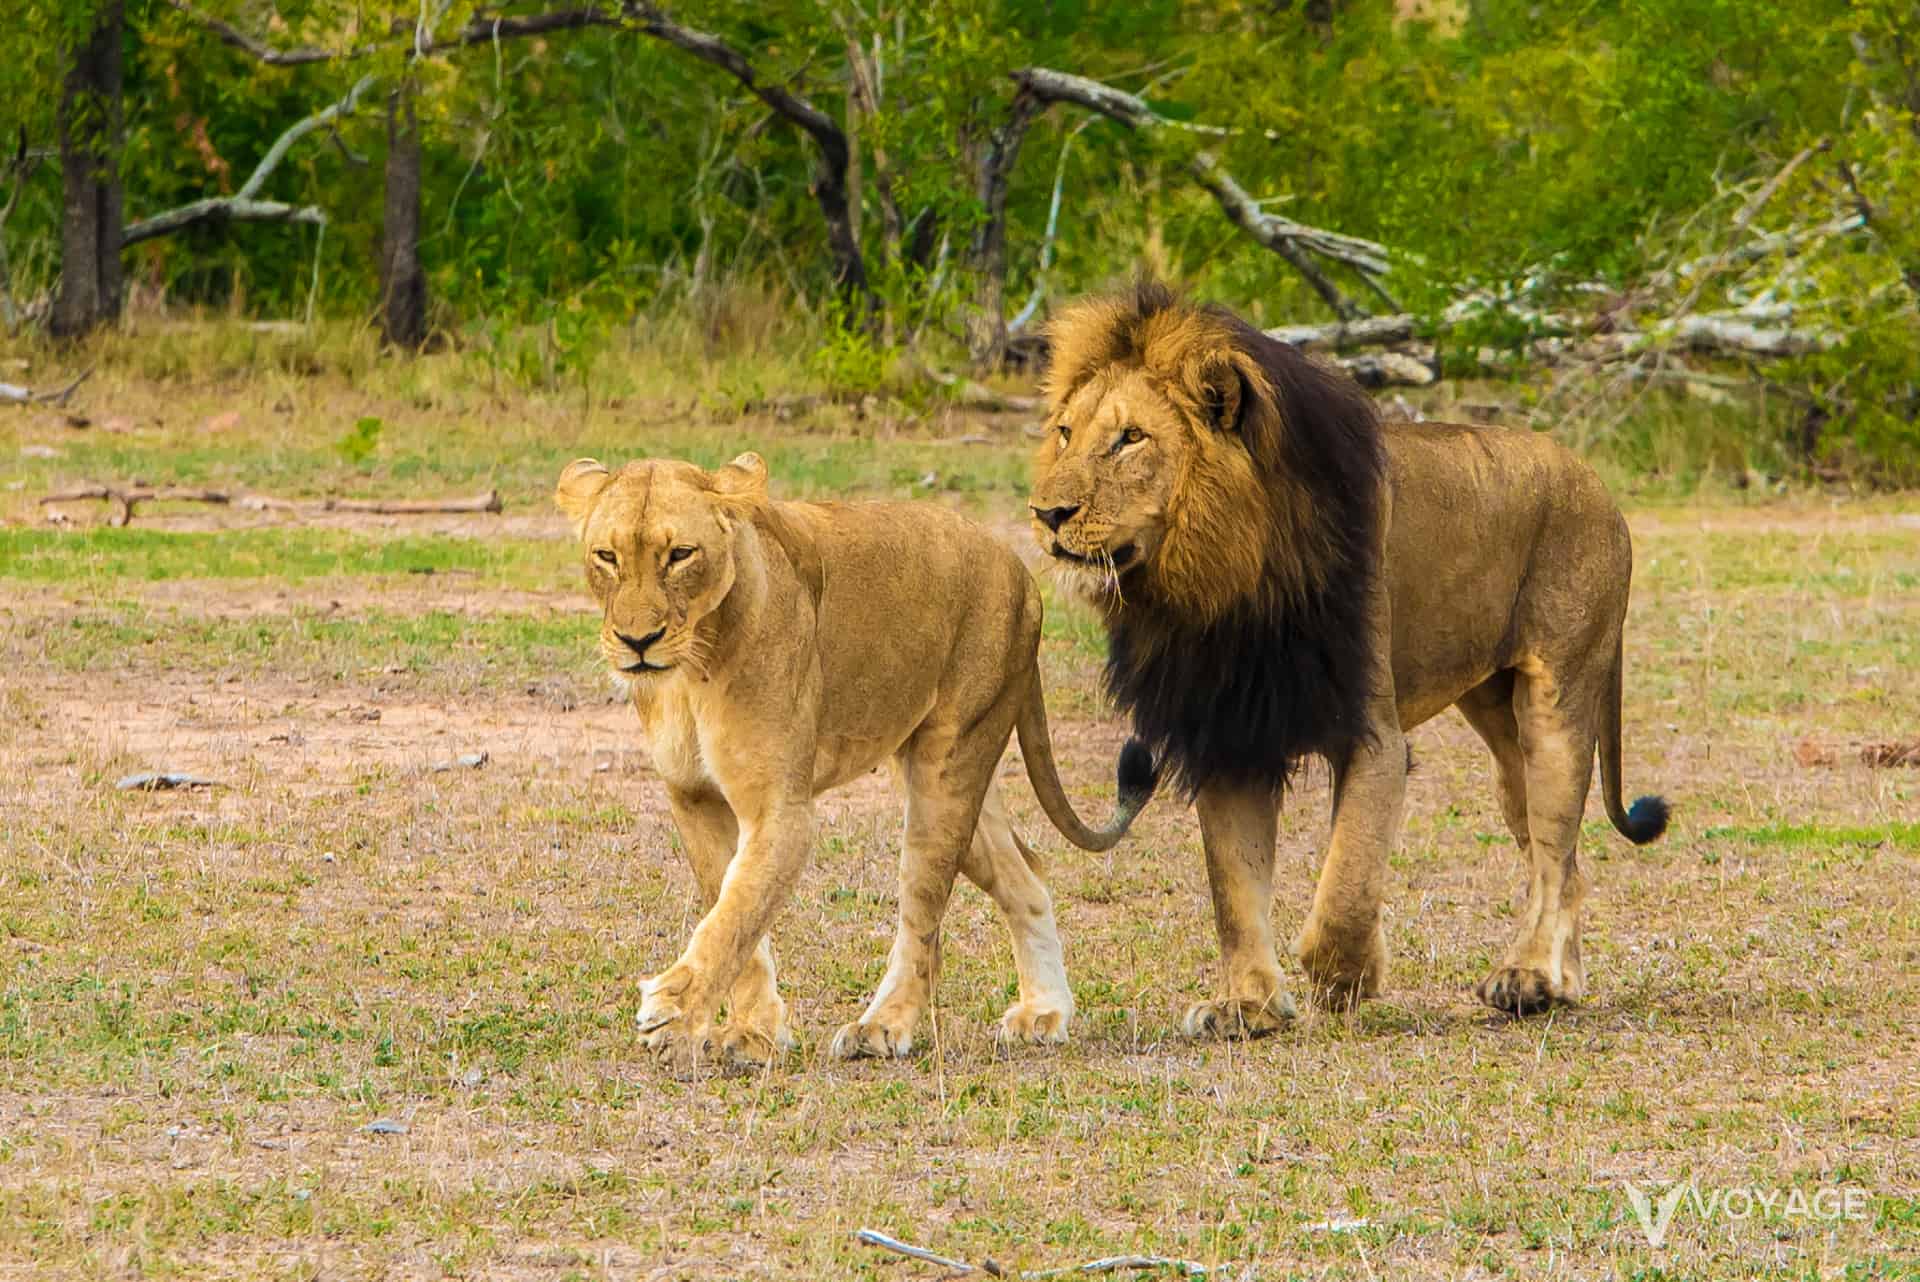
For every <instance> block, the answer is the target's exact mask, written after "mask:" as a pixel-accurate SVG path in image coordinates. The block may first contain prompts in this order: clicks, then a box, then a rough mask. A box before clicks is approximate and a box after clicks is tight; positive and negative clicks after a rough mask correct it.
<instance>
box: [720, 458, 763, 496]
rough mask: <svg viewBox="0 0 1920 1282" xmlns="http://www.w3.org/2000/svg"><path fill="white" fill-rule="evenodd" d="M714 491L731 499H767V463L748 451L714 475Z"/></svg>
mask: <svg viewBox="0 0 1920 1282" xmlns="http://www.w3.org/2000/svg"><path fill="white" fill-rule="evenodd" d="M713 491H714V493H716V494H720V495H723V496H725V497H726V498H730V499H736V498H737V499H747V500H758V499H765V498H766V497H767V461H766V460H765V459H763V458H761V457H760V456H759V455H758V454H755V453H754V452H753V451H752V450H748V451H747V452H746V453H745V454H742V455H741V456H740V457H739V458H737V459H735V460H734V461H733V462H731V463H729V464H727V465H726V466H725V467H723V468H721V469H720V470H719V471H717V472H715V473H714V474H713Z"/></svg>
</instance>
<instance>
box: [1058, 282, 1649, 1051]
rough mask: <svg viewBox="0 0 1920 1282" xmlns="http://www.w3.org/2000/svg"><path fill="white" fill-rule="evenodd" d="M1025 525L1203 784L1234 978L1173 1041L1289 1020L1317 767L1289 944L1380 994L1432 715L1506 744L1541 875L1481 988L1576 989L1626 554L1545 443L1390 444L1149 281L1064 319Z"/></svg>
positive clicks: (1640, 830) (1615, 804)
mask: <svg viewBox="0 0 1920 1282" xmlns="http://www.w3.org/2000/svg"><path fill="white" fill-rule="evenodd" d="M1050 338H1051V341H1052V358H1051V364H1050V367H1049V370H1048V374H1047V385H1046V393H1047V399H1048V403H1049V405H1050V415H1049V422H1048V426H1049V429H1050V430H1049V432H1048V435H1047V439H1046V441H1045V442H1044V443H1043V444H1042V446H1041V447H1040V452H1039V457H1038V459H1037V461H1036V464H1035V471H1034V481H1033V492H1032V496H1031V503H1032V516H1033V531H1034V534H1035V536H1036V538H1038V540H1039V542H1040V545H1041V546H1042V547H1043V548H1044V549H1045V550H1046V551H1047V552H1048V553H1049V554H1050V555H1051V556H1053V557H1054V558H1055V563H1056V565H1057V566H1058V567H1060V568H1061V569H1062V570H1064V571H1065V573H1066V575H1067V577H1068V579H1069V580H1071V581H1072V582H1073V583H1075V584H1076V585H1077V586H1078V587H1079V589H1080V590H1081V591H1082V592H1083V594H1084V595H1085V596H1086V597H1088V598H1089V599H1090V600H1091V601H1092V602H1093V603H1094V604H1095V606H1096V607H1098V608H1099V609H1100V611H1101V612H1102V613H1103V615H1104V616H1105V619H1106V624H1107V629H1108V636H1109V642H1110V650H1109V661H1108V668H1107V684H1108V688H1109V690H1110V691H1111V692H1112V694H1113V695H1114V697H1115V699H1116V701H1117V702H1118V703H1119V704H1120V705H1121V707H1123V708H1124V709H1126V710H1127V711H1129V712H1130V713H1131V714H1132V719H1133V725H1134V730H1135V733H1136V734H1137V735H1138V736H1139V737H1140V738H1141V739H1143V740H1144V741H1145V742H1146V743H1147V745H1148V746H1149V748H1150V749H1151V750H1152V751H1153V754H1154V757H1155V758H1156V759H1157V760H1159V761H1160V762H1161V764H1162V766H1163V768H1167V767H1170V768H1171V769H1172V771H1173V772H1174V774H1175V775H1176V776H1177V777H1178V779H1179V780H1180V782H1181V783H1182V784H1183V785H1184V786H1185V788H1186V789H1187V791H1188V792H1189V793H1191V794H1193V795H1194V797H1195V800H1196V802H1197V806H1198V810H1199V817H1200V833H1201V838H1202V842H1203V844H1204V846H1205V848H1206V859H1207V873H1208V878H1209V880H1210V882H1211V883H1212V888H1213V906H1214V915H1215V921H1216V924H1217V926H1218V929H1219V935H1220V952H1221V960H1222V963H1223V968H1224V972H1225V973H1224V976H1223V979H1222V983H1221V985H1220V992H1219V998H1218V999H1217V1000H1215V1001H1208V1002H1201V1003H1199V1004H1197V1005H1195V1006H1193V1007H1192V1008H1191V1009H1190V1010H1189V1011H1188V1012H1187V1014H1186V1019H1185V1025H1186V1029H1187V1031H1188V1033H1190V1034H1192V1035H1195V1036H1198V1035H1203V1034H1221V1035H1228V1036H1239V1035H1249V1034H1257V1033H1262V1032H1267V1031H1271V1030H1272V1029H1275V1028H1277V1027H1279V1026H1280V1025H1282V1024H1283V1023H1284V1022H1285V1021H1286V1020H1288V1019H1290V1018H1291V1017H1292V1015H1293V1013H1294V1006H1293V1002H1292V999H1291V998H1290V997H1289V996H1288V995H1287V993H1286V991H1285V989H1284V987H1283V985H1282V981H1281V977H1280V969H1279V965H1278V962H1277V961H1276V959H1275V954H1274V939H1273V925H1272V919H1271V911H1270V909H1271V903H1272V885H1273V857H1274V840H1275V819H1276V813H1277V807H1278V804H1279V799H1280V794H1281V791H1282V789H1283V787H1284V785H1285V784H1286V782H1287V780H1288V778H1289V777H1290V775H1291V774H1292V772H1293V770H1294V768H1295V766H1296V765H1297V764H1298V762H1299V761H1300V760H1301V758H1303V757H1305V756H1307V755H1317V756H1320V757H1323V758H1325V759H1326V760H1327V761H1328V762H1329V763H1330V765H1331V766H1332V770H1333V797H1334V801H1333V833H1332V839H1331V841H1330V843H1329V845H1328V848H1327V853H1326V861H1325V864H1324V865H1323V867H1322V869H1321V873H1320V883H1319V887H1318V889H1317V890H1316V891H1315V893H1314V898H1313V907H1312V909H1311V911H1310V912H1309V913H1308V915H1307V919H1306V922H1305V924H1304V926H1303V928H1302V929H1301V931H1300V935H1299V938H1298V940H1297V941H1296V943H1295V945H1294V951H1295V954H1296V955H1297V956H1298V958H1299V960H1300V963H1301V965H1302V966H1303V968H1304V969H1305V971H1306V973H1307V976H1308V978H1309V980H1310V981H1311V983H1312V987H1313V992H1314V993H1315V995H1316V996H1317V997H1319V998H1320V999H1322V1000H1324V1001H1327V1002H1330V1003H1332V1004H1334V1005H1340V1006H1344V1005H1347V1004H1350V1003H1352V1002H1354V1001H1357V1000H1358V999H1359V998H1361V997H1364V996H1370V995H1372V994H1374V993H1376V992H1378V991H1379V988H1380V985H1381V982H1382V980H1383V978H1384V976H1385V973H1386V964H1387V949H1386V939H1385V935H1384V933H1383V931H1382V929H1381V921H1380V898H1381V886H1382V883H1383V882H1384V881H1385V879H1386V869H1387V858H1388V855H1389V853H1390V851H1391V850H1392V848H1393V845H1394V842H1395V841H1396V840H1397V839H1398V837H1399V834H1400V829H1401V805H1402V798H1403V794H1404V791H1405V785H1406V772H1407V752H1406V745H1405V742H1404V740H1403V739H1402V733H1403V732H1404V731H1406V730H1409V729H1411V728H1412V727H1414V726H1416V725H1419V724H1420V723H1421V722H1423V721H1425V720H1427V719H1428V718H1429V717H1432V716H1434V715H1435V714H1437V713H1439V712H1441V711H1442V710H1444V709H1445V708H1447V707H1448V706H1449V705H1451V706H1453V707H1457V708H1458V709H1459V710H1460V712H1461V714H1462V715H1463V716H1465V718H1466V719H1467V722H1468V724H1470V725H1471V726H1472V727H1473V728H1474V729H1475V730H1476V731H1478V732H1479V734H1480V737H1481V738H1482V739H1484V740H1485V741H1486V744H1487V746H1488V747H1489V748H1490V749H1491V750H1492V752H1493V763H1494V775H1495V782H1496V786H1497V790H1498V793H1499V798H1500V805H1501V809H1502V810H1503V811H1504V813H1505V817H1506V822H1507V826H1508V828H1509V829H1511V831H1512V833H1513V836H1514V839H1515V840H1516V841H1517V842H1519V844H1520V848H1521V850H1522V851H1523V852H1525V854H1526V855H1527V857H1528V859H1529V862H1530V864H1531V868H1532V877H1531V882H1530V886H1529V893H1528V898H1527V908H1526V911H1525V912H1524V913H1523V914H1522V915H1521V919H1520V928H1519V933H1518V935H1517V936H1516V937H1515V939H1514V941H1513V943H1512V945H1511V946H1510V947H1509V948H1508V950H1507V953H1506V956H1505V957H1504V958H1503V959H1502V960H1501V961H1500V963H1499V964H1498V965H1497V966H1496V967H1494V969H1493V972H1492V974H1490V975H1488V976H1487V977H1486V979H1485V981H1484V982H1482V983H1481V984H1480V986H1479V990H1478V991H1479V995H1480V997H1481V999H1482V1000H1484V1001H1485V1002H1487V1003H1488V1004H1489V1005H1491V1006H1494V1007H1496V1008H1498V1009H1500V1010H1503V1011H1508V1012H1512V1013H1516V1014H1520V1013H1527V1012H1533V1011H1539V1010H1542V1009H1545V1008H1546V1007H1548V1006H1551V1005H1553V1004H1554V1003H1556V1002H1571V1001H1575V1000H1578V999H1579V998H1580V997H1581V995H1582V994H1583V992H1584V991H1585V986H1586V976H1585V973H1584V971H1583V969H1582V967H1581V962H1580V904H1581V900H1582V898H1583V897H1584V896H1585V894H1586V889H1587V881H1586V878H1585V877H1583V876H1582V875H1581V872H1580V869H1579V866H1578V864H1577V863H1576V861H1575V849H1574V847H1575V841H1576V838H1577V837H1578V836H1579V831H1580V818H1581V814H1582V811H1583V809H1584V806H1585V803H1586V798H1587V788H1588V784H1589V781H1590V779H1591V777H1592V773H1593V761H1594V753H1595V750H1596V748H1597V749H1598V751H1599V757H1600V775H1601V782H1602V785H1603V787H1602V796H1603V799H1604V801H1605V803H1606V811H1607V815H1608V817H1609V818H1610V819H1612V821H1613V824H1614V827H1616V828H1617V829H1619V831H1620V832H1621V833H1622V834H1624V835H1625V836H1626V837H1627V838H1628V839H1629V840H1631V841H1635V842H1646V841H1651V840H1653V839H1654V838H1655V837H1658V836H1659V835H1660V833H1661V832H1662V831H1663V830H1664V829H1665V827H1666V819H1667V808H1666V804H1665V803H1664V802H1663V801H1661V800H1660V799H1659V798H1657V797H1643V798H1641V799H1640V800H1639V801H1636V802H1635V803H1634V805H1633V808H1632V809H1631V810H1628V809H1626V808H1625V807H1623V806H1622V805H1621V802H1620V692H1621V641H1620V637H1621V626H1622V622H1623V620H1624V619H1625V617H1626V613H1627V585H1628V580H1629V577H1630V575H1631V572H1632V569H1633V554H1632V549H1631V546H1630V544H1629V542H1628V537H1627V525H1626V521H1625V520H1624V519H1622V517H1621V515H1620V512H1619V509H1618V508H1616V507H1615V506H1614V503H1613V501H1612V499H1611V498H1609V497H1608V495H1607V491H1606V488H1605V487H1604V486H1603V485H1602V484H1601V482H1600V480H1599V478H1598V477H1596V476H1595V475H1594V473H1593V471H1592V470H1591V469H1590V468H1588V467H1587V466H1586V464H1585V463H1583V462H1581V461H1580V460H1579V459H1578V458H1576V457H1575V456H1574V455H1573V454H1571V453H1569V452H1568V451H1567V450H1565V449H1562V448H1561V447H1560V446H1559V445H1556V444H1555V443H1554V442H1553V441H1551V440H1549V439H1548V438H1547V437H1545V436H1540V435H1535V434H1533V433H1530V432H1518V431H1506V430H1500V429H1491V428H1477V427H1456V426H1443V425H1436V424H1426V423H1390V424H1386V425H1382V424H1381V423H1380V422H1379V421H1378V420H1377V418H1376V416H1375V414H1374V410H1373V406H1372V403H1371V402H1370V401H1369V400H1368V399H1367V397H1366V395H1365V393H1363V392H1362V391H1361V390H1360V389H1359V387H1357V386H1356V385H1355V384H1354V383H1353V382H1352V381H1351V380H1349V379H1348V378H1347V377H1346V376H1345V375H1344V374H1342V373H1340V372H1339V371H1336V370H1330V369H1327V368H1324V367H1322V366H1320V365H1318V364H1316V363H1314V362H1313V361H1311V360H1309V359H1308V358H1307V357H1305V356H1303V355H1301V354H1300V353H1298V352H1296V351H1295V350H1294V349H1292V348H1291V347H1288V346H1286V345H1285V344H1283V343H1280V342H1277V341H1275V340H1274V339H1272V338H1269V337H1267V336H1266V335H1264V334H1262V333H1260V332H1259V331H1258V330H1255V329H1254V328H1252V327H1251V326H1249V325H1247V324H1246V323H1245V322H1243V321H1241V320H1240V319H1238V318H1237V317H1235V316H1234V315H1233V314H1232V313H1230V312H1227V311H1225V310H1224V309H1220V308H1215V307H1195V306H1192V305H1188V304H1185V303H1182V302H1181V301H1179V300H1178V299H1177V298H1175V297H1174V296H1173V295H1172V294H1171V293H1170V292H1169V291H1167V290H1165V289H1164V288H1161V287H1159V286H1155V285H1144V286H1141V287H1139V288H1138V289H1136V290H1135V291H1134V292H1133V293H1132V294H1131V295H1127V296H1121V297H1113V298H1100V299H1094V300H1090V301H1085V302H1082V303H1080V304H1078V305H1076V306H1073V307H1071V308H1069V309H1067V310H1066V311H1065V312H1064V313H1063V314H1062V315H1061V316H1060V317H1059V319H1058V320H1056V321H1055V323H1054V324H1053V326H1052V327H1051V332H1050Z"/></svg>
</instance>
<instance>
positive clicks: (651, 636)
mask: <svg viewBox="0 0 1920 1282" xmlns="http://www.w3.org/2000/svg"><path fill="white" fill-rule="evenodd" d="M613 635H615V636H617V637H619V638H620V643H621V644H622V645H624V646H626V647H627V649H629V650H631V651H633V652H634V653H635V654H636V655H638V656H639V657H641V658H642V659H644V658H646V657H647V647H648V646H650V645H652V644H653V643H654V642H655V641H658V640H659V639H660V638H661V637H663V636H665V635H667V630H666V628H664V627H658V628H655V629H654V630H653V631H651V632H649V633H647V635H645V636H643V637H630V636H628V635H627V634H626V633H624V632H615V633H614V634H613Z"/></svg>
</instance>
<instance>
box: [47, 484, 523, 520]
mask: <svg viewBox="0 0 1920 1282" xmlns="http://www.w3.org/2000/svg"><path fill="white" fill-rule="evenodd" d="M87 499H105V500H106V501H107V502H108V503H110V504H112V505H113V510H112V511H111V512H110V513H108V516H107V524H108V525H111V526H115V527H119V526H124V525H126V524H128V523H129V522H131V521H132V520H133V509H134V506H135V505H136V504H139V503H211V504H216V505H220V506H229V505H230V506H233V507H241V508H246V509H247V510H248V511H252V512H367V513H375V514H379V515H385V516H425V515H433V514H439V513H464V512H498V511H500V510H501V503H500V492H499V491H498V490H488V491H487V492H486V493H485V494H476V495H475V496H473V497H472V498H466V499H335V498H324V499H313V500H302V499H285V498H278V497H275V496H274V495H271V494H238V495H236V494H230V493H228V492H227V491H225V490H200V489H190V488H182V487H179V486H152V485H99V484H94V485H81V486H76V487H75V488H73V489H70V490H60V491H58V492H56V493H53V494H48V495H45V496H44V497H42V498H41V500H40V506H42V507H51V506H53V505H54V504H56V503H77V502H81V501H83V500H87Z"/></svg>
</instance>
